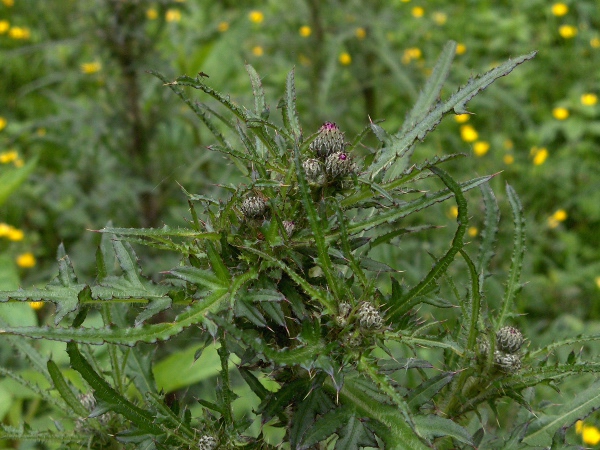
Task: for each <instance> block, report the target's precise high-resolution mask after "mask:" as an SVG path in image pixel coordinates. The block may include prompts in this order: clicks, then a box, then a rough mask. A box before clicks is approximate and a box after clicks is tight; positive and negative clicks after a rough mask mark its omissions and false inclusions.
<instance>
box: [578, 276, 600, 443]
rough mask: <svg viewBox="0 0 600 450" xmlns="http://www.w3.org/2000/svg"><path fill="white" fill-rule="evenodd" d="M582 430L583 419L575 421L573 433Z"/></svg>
mask: <svg viewBox="0 0 600 450" xmlns="http://www.w3.org/2000/svg"><path fill="white" fill-rule="evenodd" d="M599 281H600V277H598V278H596V282H599ZM598 287H600V285H598ZM582 431H583V420H578V421H577V422H575V433H577V434H581V432H582Z"/></svg>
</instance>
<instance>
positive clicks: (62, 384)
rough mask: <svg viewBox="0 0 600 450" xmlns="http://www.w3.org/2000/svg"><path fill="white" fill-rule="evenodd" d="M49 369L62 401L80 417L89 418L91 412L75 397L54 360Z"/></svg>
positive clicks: (49, 362)
mask: <svg viewBox="0 0 600 450" xmlns="http://www.w3.org/2000/svg"><path fill="white" fill-rule="evenodd" d="M47 367H48V373H49V374H50V376H51V377H52V382H53V383H54V387H55V388H56V390H57V391H58V393H59V394H60V396H61V397H62V399H63V400H64V401H65V402H66V403H67V405H69V407H70V408H71V409H72V410H73V411H74V412H75V413H76V414H77V415H78V416H79V417H87V416H88V415H89V414H90V412H89V411H88V410H87V409H86V408H85V407H84V406H83V405H82V404H81V402H80V401H79V399H78V398H77V397H76V396H75V394H74V393H73V391H72V390H71V388H70V387H69V385H68V384H67V382H66V380H65V379H64V377H63V375H62V373H61V372H60V369H59V368H58V366H57V365H56V363H55V362H54V361H52V360H49V361H48V366H47Z"/></svg>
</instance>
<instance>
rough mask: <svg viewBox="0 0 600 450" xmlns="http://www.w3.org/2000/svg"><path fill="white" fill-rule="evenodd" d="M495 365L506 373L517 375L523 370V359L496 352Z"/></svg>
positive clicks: (514, 355)
mask: <svg viewBox="0 0 600 450" xmlns="http://www.w3.org/2000/svg"><path fill="white" fill-rule="evenodd" d="M494 364H495V365H496V367H497V368H498V369H499V370H500V371H501V372H504V373H516V372H518V371H519V370H520V369H521V357H520V356H519V355H516V354H510V353H504V352H501V351H499V350H496V351H495V352H494Z"/></svg>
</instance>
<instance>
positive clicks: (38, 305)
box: [29, 302, 44, 311]
mask: <svg viewBox="0 0 600 450" xmlns="http://www.w3.org/2000/svg"><path fill="white" fill-rule="evenodd" d="M29 307H30V308H31V309H33V310H35V311H37V310H38V309H42V308H43V307H44V302H29Z"/></svg>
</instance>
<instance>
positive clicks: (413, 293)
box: [386, 167, 468, 321]
mask: <svg viewBox="0 0 600 450" xmlns="http://www.w3.org/2000/svg"><path fill="white" fill-rule="evenodd" d="M430 170H431V171H432V172H433V173H435V174H436V175H437V176H438V177H439V178H440V179H441V180H442V181H443V182H444V184H445V185H446V186H447V187H448V189H449V190H451V191H452V193H454V196H455V199H456V204H457V206H458V217H457V222H458V227H457V228H456V232H455V234H454V238H453V239H452V246H451V247H450V249H448V251H447V252H446V254H445V255H444V256H443V257H441V258H440V259H439V260H438V261H436V263H435V264H434V265H433V267H432V268H431V270H430V271H429V272H428V273H427V275H426V276H425V277H424V278H423V279H422V280H421V281H420V282H419V283H418V284H417V285H415V286H414V287H413V288H411V289H410V290H409V291H408V292H407V293H406V294H405V295H404V296H403V298H402V299H401V300H400V302H399V303H398V304H397V305H391V307H390V309H389V310H388V312H387V314H386V316H387V318H388V320H391V321H395V320H398V319H399V318H400V316H402V315H403V314H405V313H406V312H407V311H408V310H409V309H410V308H412V307H413V306H414V305H415V304H417V302H418V301H419V296H421V295H423V294H424V293H425V292H426V290H427V289H428V288H429V287H430V286H431V284H432V283H435V282H436V280H437V279H438V278H440V277H441V276H442V275H443V274H444V273H445V271H446V270H447V269H448V266H449V265H450V263H451V262H452V261H453V260H454V257H455V256H456V254H457V253H458V252H459V251H460V250H461V249H462V247H463V245H464V243H463V238H464V235H465V232H466V230H467V224H468V218H467V201H466V200H465V197H464V195H463V194H462V187H461V186H460V185H459V184H458V183H457V182H456V181H454V180H453V179H452V178H451V177H450V176H449V175H448V174H447V173H446V172H445V171H443V170H442V169H440V168H438V167H431V168H430Z"/></svg>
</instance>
